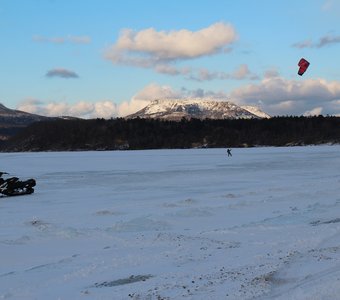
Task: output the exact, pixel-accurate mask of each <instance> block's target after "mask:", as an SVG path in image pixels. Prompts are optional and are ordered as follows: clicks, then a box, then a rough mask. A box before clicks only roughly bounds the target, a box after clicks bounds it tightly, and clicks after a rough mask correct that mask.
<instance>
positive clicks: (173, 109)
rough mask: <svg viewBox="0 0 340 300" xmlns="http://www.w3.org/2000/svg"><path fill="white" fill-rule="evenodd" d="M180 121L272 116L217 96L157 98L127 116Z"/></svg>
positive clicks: (258, 109)
mask: <svg viewBox="0 0 340 300" xmlns="http://www.w3.org/2000/svg"><path fill="white" fill-rule="evenodd" d="M138 117H139V118H154V119H163V120H171V121H180V120H181V119H182V118H187V119H191V118H197V119H253V118H255V119H257V118H259V119H262V118H270V115H268V114H267V113H265V112H263V111H262V110H261V109H260V108H258V107H256V106H239V105H236V104H235V103H232V102H230V101H225V100H224V101H221V100H220V101H218V100H216V99H215V98H203V99H202V98H185V99H182V98H168V99H155V100H153V101H151V102H150V103H149V104H148V105H147V106H145V107H144V108H142V109H141V110H139V111H137V112H135V113H133V114H130V115H128V116H126V117H125V118H127V119H133V118H138Z"/></svg>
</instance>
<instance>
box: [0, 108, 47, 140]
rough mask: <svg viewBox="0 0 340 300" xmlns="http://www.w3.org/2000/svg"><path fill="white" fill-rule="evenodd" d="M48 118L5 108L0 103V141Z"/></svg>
mask: <svg viewBox="0 0 340 300" xmlns="http://www.w3.org/2000/svg"><path fill="white" fill-rule="evenodd" d="M48 119H50V118H48V117H44V116H39V115H35V114H30V113H27V112H23V111H20V110H14V109H10V108H7V107H6V106H4V105H3V104H1V103H0V140H7V139H8V138H9V137H10V136H12V135H14V134H15V133H17V132H18V131H19V130H20V129H22V128H24V127H26V126H27V125H29V124H31V123H33V122H38V121H43V120H48Z"/></svg>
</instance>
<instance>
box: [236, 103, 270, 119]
mask: <svg viewBox="0 0 340 300" xmlns="http://www.w3.org/2000/svg"><path fill="white" fill-rule="evenodd" d="M241 107H242V108H243V109H245V110H247V111H249V112H251V113H252V114H254V115H256V116H258V117H259V118H263V119H269V118H271V116H270V115H268V114H267V113H265V112H264V111H262V110H261V109H260V108H259V107H258V106H251V105H242V106H241Z"/></svg>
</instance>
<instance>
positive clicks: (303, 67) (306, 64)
mask: <svg viewBox="0 0 340 300" xmlns="http://www.w3.org/2000/svg"><path fill="white" fill-rule="evenodd" d="M298 66H299V67H300V68H299V71H298V74H299V75H300V76H302V75H303V73H305V72H306V70H307V69H308V67H309V62H308V61H307V60H305V59H304V58H301V59H300V61H299V63H298Z"/></svg>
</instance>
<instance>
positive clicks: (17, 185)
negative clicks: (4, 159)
mask: <svg viewBox="0 0 340 300" xmlns="http://www.w3.org/2000/svg"><path fill="white" fill-rule="evenodd" d="M4 174H8V173H6V172H0V193H1V194H3V195H6V196H19V195H27V194H32V193H33V192H34V188H33V187H34V186H35V184H36V182H35V180H34V179H32V178H31V179H28V180H25V181H21V180H19V178H18V177H10V178H7V179H3V178H2V175H4Z"/></svg>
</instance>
